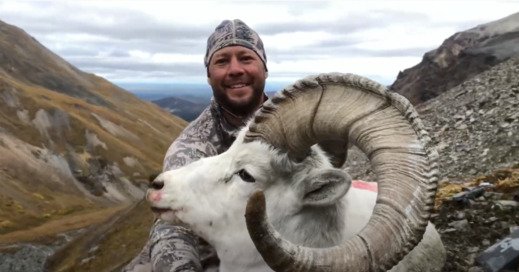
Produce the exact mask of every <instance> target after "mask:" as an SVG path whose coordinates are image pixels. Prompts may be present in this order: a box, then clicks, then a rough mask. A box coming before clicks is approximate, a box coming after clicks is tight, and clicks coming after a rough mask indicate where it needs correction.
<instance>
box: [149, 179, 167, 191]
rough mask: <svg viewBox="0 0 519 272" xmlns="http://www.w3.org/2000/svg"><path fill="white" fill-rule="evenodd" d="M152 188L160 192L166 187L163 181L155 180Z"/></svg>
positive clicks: (151, 185)
mask: <svg viewBox="0 0 519 272" xmlns="http://www.w3.org/2000/svg"><path fill="white" fill-rule="evenodd" d="M150 187H151V188H152V189H155V190H160V189H162V188H163V187H164V182H163V181H162V180H158V179H155V180H154V181H152V182H151V184H150Z"/></svg>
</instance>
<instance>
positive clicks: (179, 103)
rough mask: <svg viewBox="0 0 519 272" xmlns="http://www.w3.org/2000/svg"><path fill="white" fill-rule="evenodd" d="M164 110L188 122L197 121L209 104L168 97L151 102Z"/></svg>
mask: <svg viewBox="0 0 519 272" xmlns="http://www.w3.org/2000/svg"><path fill="white" fill-rule="evenodd" d="M151 102H153V103H155V104H157V105H159V106H160V107H162V108H163V109H165V110H167V111H169V112H170V113H171V114H174V115H176V116H178V117H180V118H182V119H184V120H186V121H193V120H195V119H196V118H197V117H198V115H200V113H201V112H202V111H203V110H204V109H205V108H206V107H207V106H208V105H209V102H205V103H204V102H198V103H195V102H191V101H188V100H186V99H182V98H178V97H172V96H170V97H166V98H162V99H158V100H153V101H151Z"/></svg>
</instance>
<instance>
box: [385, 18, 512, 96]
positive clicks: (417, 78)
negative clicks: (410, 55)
mask: <svg viewBox="0 0 519 272" xmlns="http://www.w3.org/2000/svg"><path fill="white" fill-rule="evenodd" d="M514 56H519V13H515V14H512V15H510V16H508V17H505V18H503V19H500V20H497V21H494V22H490V23H487V24H482V25H479V26H477V27H474V28H471V29H469V30H466V31H462V32H458V33H456V34H454V35H452V36H451V37H449V38H448V39H446V40H445V41H444V42H443V43H442V44H441V46H440V47H439V48H437V49H435V50H432V51H430V52H427V53H425V55H424V56H423V59H422V61H421V62H420V63H419V64H417V65H416V66H414V67H411V68H409V69H406V70H404V71H403V72H400V73H399V75H398V77H397V79H396V81H395V82H394V83H393V84H392V85H391V89H392V90H395V91H396V92H398V93H400V94H402V95H404V96H405V97H407V98H408V99H409V100H410V101H411V102H412V103H413V104H414V105H417V104H419V103H422V102H424V101H427V100H429V99H431V98H433V97H436V96H438V95H439V94H441V93H443V92H445V91H447V90H449V89H451V88H453V87H455V86H457V85H458V84H460V83H462V82H463V81H465V80H467V79H469V78H471V77H472V76H474V75H476V74H479V73H481V72H483V71H485V70H487V69H489V68H490V67H492V66H494V65H496V64H499V63H501V62H503V61H505V60H507V59H509V58H511V57H514Z"/></svg>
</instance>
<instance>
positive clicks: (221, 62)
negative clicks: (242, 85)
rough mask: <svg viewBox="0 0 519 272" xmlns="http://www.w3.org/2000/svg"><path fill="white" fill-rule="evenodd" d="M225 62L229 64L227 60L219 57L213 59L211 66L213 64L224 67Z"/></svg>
mask: <svg viewBox="0 0 519 272" xmlns="http://www.w3.org/2000/svg"><path fill="white" fill-rule="evenodd" d="M227 62H229V60H228V58H226V57H224V56H221V57H216V58H214V61H213V64H215V65H224V64H226V63H227Z"/></svg>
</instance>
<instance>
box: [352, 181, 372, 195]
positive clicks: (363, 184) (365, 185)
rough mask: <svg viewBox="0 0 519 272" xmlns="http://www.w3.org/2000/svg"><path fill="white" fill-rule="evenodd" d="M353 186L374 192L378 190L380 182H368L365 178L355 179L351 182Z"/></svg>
mask: <svg viewBox="0 0 519 272" xmlns="http://www.w3.org/2000/svg"><path fill="white" fill-rule="evenodd" d="M351 186H353V188H357V189H360V190H368V191H372V192H378V184H377V183H376V182H367V181H363V180H353V181H352V182H351Z"/></svg>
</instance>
